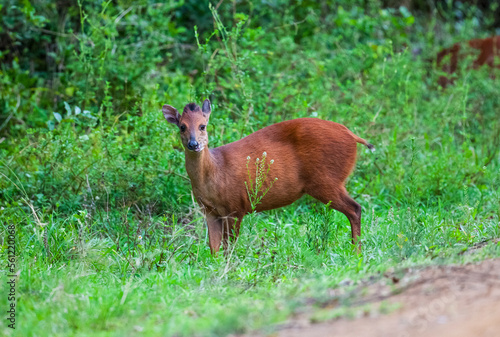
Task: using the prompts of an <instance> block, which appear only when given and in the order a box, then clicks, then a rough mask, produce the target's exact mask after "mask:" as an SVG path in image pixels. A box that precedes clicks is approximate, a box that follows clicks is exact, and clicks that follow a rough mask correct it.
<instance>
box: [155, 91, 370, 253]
mask: <svg viewBox="0 0 500 337" xmlns="http://www.w3.org/2000/svg"><path fill="white" fill-rule="evenodd" d="M210 112H211V110H210V102H209V101H208V100H205V102H204V103H203V107H202V109H200V107H199V106H197V105H195V104H193V103H191V104H188V105H186V107H185V108H184V111H183V114H182V116H181V115H179V113H178V112H177V110H176V109H175V108H173V107H171V106H169V105H164V106H163V114H164V115H165V118H166V119H167V120H168V121H169V122H170V123H173V124H176V125H177V126H178V127H179V129H180V130H182V128H185V130H184V131H183V132H182V131H181V139H182V143H183V145H184V147H185V158H186V170H187V173H188V175H189V177H190V179H191V185H192V188H193V192H194V195H195V197H196V200H197V201H198V203H199V204H200V205H201V206H202V207H203V208H204V210H205V214H206V218H207V225H208V235H209V241H210V242H209V244H210V249H211V251H212V253H216V252H217V251H218V250H219V247H220V244H221V242H223V243H224V247H226V246H227V243H228V239H229V238H230V237H232V238H234V237H238V234H239V230H240V224H241V221H242V219H243V217H244V216H245V214H247V213H248V212H251V211H252V207H251V203H250V200H249V196H248V193H247V189H246V187H245V181H246V182H247V183H248V182H249V180H250V179H249V178H248V170H247V160H248V159H247V157H250V158H251V159H250V164H249V167H250V171H251V172H252V179H253V181H255V166H254V163H255V160H256V159H257V158H262V157H263V152H266V153H267V156H266V158H267V162H268V163H269V162H270V161H271V160H274V162H273V164H272V165H271V169H270V171H269V173H268V175H267V179H266V183H265V184H264V189H266V188H267V187H269V186H270V184H271V182H272V181H273V180H274V179H275V178H278V180H275V181H274V184H273V185H272V187H271V188H270V189H269V192H268V193H267V194H266V195H265V196H264V198H263V199H262V200H261V203H260V204H258V205H257V207H256V210H257V211H265V210H269V209H274V208H278V207H283V206H286V205H289V204H291V203H293V202H294V201H296V200H297V199H299V198H300V197H301V196H302V195H304V194H309V195H311V196H312V197H314V198H316V199H318V200H319V201H321V202H323V203H328V202H331V207H332V208H334V209H336V210H338V211H340V212H342V213H344V214H345V215H346V216H347V218H348V219H349V222H350V223H351V230H352V239H353V243H356V241H357V237H358V236H359V235H360V234H361V206H360V205H359V204H358V203H357V202H356V201H354V200H353V199H352V198H351V197H350V196H349V195H348V194H347V191H346V190H345V187H344V182H345V180H346V179H347V177H348V176H349V174H350V173H351V171H352V169H353V167H354V164H355V161H356V143H362V144H364V145H366V146H368V147H369V148H372V145H371V144H368V143H367V142H366V141H365V140H364V139H361V138H359V137H357V136H356V135H354V134H353V133H352V132H351V131H349V130H348V129H347V128H346V127H345V126H343V125H341V124H337V123H334V122H330V121H325V120H320V119H316V118H300V119H295V120H290V121H285V122H281V123H277V124H273V125H271V126H268V127H266V128H263V129H261V130H259V131H256V132H254V133H252V134H250V135H249V136H247V137H245V138H243V139H241V140H238V141H236V142H234V143H230V144H227V145H224V146H221V147H218V148H214V149H210V150H209V149H208V147H207V144H208V137H207V134H206V130H205V128H203V126H204V125H206V124H207V123H208V119H209V116H210ZM190 141H197V142H198V143H199V144H200V146H199V148H198V149H202V150H201V151H191V150H189V148H188V144H189V142H190ZM266 167H267V165H266Z"/></svg>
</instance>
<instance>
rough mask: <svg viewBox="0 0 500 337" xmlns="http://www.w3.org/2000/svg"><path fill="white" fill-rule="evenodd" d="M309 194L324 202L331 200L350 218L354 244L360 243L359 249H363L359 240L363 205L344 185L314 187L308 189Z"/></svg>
mask: <svg viewBox="0 0 500 337" xmlns="http://www.w3.org/2000/svg"><path fill="white" fill-rule="evenodd" d="M307 194H309V195H310V196H312V197H313V198H315V199H318V200H319V201H321V202H322V203H325V204H327V203H329V202H331V204H330V206H331V207H332V208H333V209H335V210H337V211H339V212H341V213H343V214H344V215H345V216H346V217H347V219H349V222H350V223H351V234H352V243H353V244H354V245H355V244H358V249H361V244H360V243H359V242H358V236H360V235H361V206H360V205H359V204H358V203H357V202H356V201H354V199H352V198H351V197H350V196H349V194H347V191H346V190H345V188H344V186H341V187H332V188H329V189H325V188H318V189H315V190H314V189H313V190H311V191H308V193H307Z"/></svg>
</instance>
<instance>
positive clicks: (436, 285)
mask: <svg viewBox="0 0 500 337" xmlns="http://www.w3.org/2000/svg"><path fill="white" fill-rule="evenodd" d="M388 279H392V280H393V282H394V283H393V285H390V284H389V285H387V283H388V282H387V280H388ZM384 283H385V284H384ZM389 283H391V282H389ZM362 289H363V293H364V295H363V296H360V298H359V299H358V300H355V303H354V304H353V307H354V308H358V310H357V312H358V314H361V315H359V316H360V317H358V318H354V319H348V318H340V319H335V320H329V321H325V322H322V323H316V324H313V323H311V316H310V315H309V316H308V315H303V317H296V318H295V319H292V320H291V321H290V322H289V323H287V324H285V325H284V326H282V327H281V328H278V330H277V331H276V332H275V333H273V334H271V336H282V337H285V336H286V337H295V336H297V337H298V336H307V337H325V336H342V337H351V336H353V337H354V336H356V337H360V336H381V337H382V336H384V337H406V336H441V337H442V336H454V337H456V336H463V337H466V336H467V337H469V336H474V337H476V336H488V337H489V336H491V337H494V336H495V337H497V336H500V259H496V260H485V261H482V262H481V263H479V264H469V265H463V266H439V267H430V268H427V269H424V270H418V271H409V272H407V273H406V274H405V275H404V276H403V277H402V278H401V280H399V279H398V278H397V277H396V276H395V275H387V278H386V281H385V282H378V283H376V284H371V285H368V286H365V287H363V288H362ZM391 306H392V307H395V306H399V309H397V310H393V311H392V312H390V313H389V314H381V313H380V312H381V311H383V310H384V309H383V308H387V307H391ZM330 310H334V308H333V309H330ZM324 311H326V310H324ZM354 311H356V310H355V309H354Z"/></svg>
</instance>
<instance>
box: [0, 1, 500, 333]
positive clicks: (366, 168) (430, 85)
mask: <svg viewBox="0 0 500 337" xmlns="http://www.w3.org/2000/svg"><path fill="white" fill-rule="evenodd" d="M217 5H219V7H218V8H217ZM233 6H234V7H233ZM325 6H326V7H325ZM325 8H329V9H330V10H324V9H325ZM478 13H482V12H477V11H475V10H474V11H471V12H470V13H469V14H467V15H465V16H464V17H463V19H462V20H459V21H454V20H451V19H450V20H449V21H446V22H438V21H437V19H436V18H434V17H433V18H431V19H429V18H428V17H419V16H413V15H412V13H410V12H409V11H408V10H407V9H405V8H399V9H387V8H382V7H381V6H380V5H379V3H378V2H369V4H368V5H366V6H365V2H364V1H354V2H351V1H337V2H334V1H307V0H302V1H288V0H275V1H267V2H262V3H255V2H250V1H248V2H247V1H234V2H220V3H219V4H213V5H211V6H209V5H208V4H205V3H203V2H199V1H188V0H186V1H178V2H177V1H170V2H167V3H165V4H160V3H157V2H150V1H136V2H124V1H117V2H76V3H71V2H63V1H57V2H50V1H37V2H33V3H31V2H29V1H23V2H18V1H7V3H6V4H5V5H4V6H2V7H1V8H0V15H1V17H0V60H1V61H2V64H1V68H0V72H1V76H0V107H1V114H0V220H1V227H0V228H1V230H0V231H1V232H2V234H4V232H5V228H6V226H7V225H8V224H10V223H13V224H16V227H17V233H18V234H17V249H18V251H19V252H20V253H19V254H20V255H19V261H18V265H19V271H20V283H19V285H20V287H19V289H18V291H19V295H20V298H21V299H20V300H19V302H18V308H19V314H20V316H19V317H20V320H19V322H20V324H19V330H21V331H20V332H19V331H18V332H19V333H21V334H22V335H26V336H31V335H37V334H39V331H51V334H52V335H55V336H57V335H59V336H67V335H72V334H78V335H120V336H122V335H133V334H135V333H140V332H142V334H144V335H151V336H157V335H167V336H173V335H176V336H183V335H213V336H220V335H226V334H229V333H239V332H244V331H248V329H251V328H257V327H262V326H266V325H269V324H272V323H275V322H278V321H282V320H283V319H285V318H286V316H287V315H288V314H290V313H291V312H293V311H294V310H295V309H296V308H297V307H300V306H303V305H304V303H305V302H307V299H310V298H313V299H315V300H318V301H320V300H321V299H322V300H324V294H325V289H330V288H335V287H340V286H341V284H342V283H341V281H342V280H344V279H346V278H348V279H351V280H353V281H354V282H357V281H359V280H360V279H361V278H363V277H366V276H367V275H377V274H379V273H382V272H383V271H384V270H386V269H387V268H390V267H395V266H396V267H397V266H402V267H403V266H411V265H415V264H422V263H446V262H450V261H463V260H464V259H467V257H464V256H462V255H461V254H463V253H464V252H465V251H467V250H469V249H471V248H473V247H474V246H475V245H477V244H484V243H488V242H491V243H490V244H488V245H487V247H486V249H485V250H484V251H483V253H481V254H483V255H480V256H479V257H478V258H482V257H485V256H498V255H499V254H500V250H499V246H498V244H495V243H494V240H493V239H495V238H498V237H499V236H500V227H499V221H500V163H499V149H500V137H499V136H498V135H499V134H500V120H499V119H498V116H497V111H498V110H499V109H500V100H499V99H498V90H497V88H498V78H499V77H498V76H497V77H496V78H491V76H490V73H489V72H490V70H489V69H486V68H485V69H479V70H474V71H469V70H468V69H466V68H464V69H462V71H461V72H459V73H457V80H456V83H455V85H454V86H450V87H449V88H447V89H446V90H443V89H441V88H439V87H438V86H437V84H436V81H437V78H438V77H439V72H438V71H435V69H433V68H432V65H431V64H430V63H429V62H427V61H426V59H431V58H433V57H434V55H435V53H436V51H437V50H438V49H439V48H440V47H441V46H443V47H444V46H449V45H450V44H451V42H452V40H453V41H460V40H464V39H466V38H469V37H471V36H473V35H477V34H481V35H487V34H488V33H487V32H486V31H485V30H483V27H481V26H478V22H479V21H478V20H477V18H478V17H479V14H478ZM484 15H485V16H486V14H484ZM438 27H439V34H434V33H433V32H434V30H438ZM443 40H446V42H443V43H438V41H443ZM415 48H421V49H423V52H422V55H421V56H417V55H415V54H416V53H414V49H415ZM206 97H210V99H211V101H212V103H213V112H212V115H211V120H210V125H209V130H208V131H209V133H210V139H211V144H210V146H211V147H215V146H220V145H223V144H227V143H229V142H232V141H235V140H237V139H240V138H241V137H243V136H245V135H247V134H249V133H251V132H253V131H256V130H258V129H260V128H262V127H264V126H266V125H269V124H272V123H275V122H279V121H282V120H287V119H292V118H298V117H319V118H322V119H328V120H333V121H336V122H339V123H342V124H345V125H346V126H347V127H349V128H350V129H351V130H352V131H353V132H354V133H356V134H358V135H359V136H361V137H363V138H366V139H367V140H369V141H370V142H371V143H373V144H375V148H376V151H375V153H374V154H372V153H369V152H368V151H366V150H365V149H364V148H362V147H361V146H360V147H359V148H358V150H359V155H358V157H359V158H358V164H357V167H356V170H355V172H354V173H353V175H352V176H351V178H350V180H349V181H348V183H347V190H348V191H349V193H350V194H351V195H352V196H353V197H354V198H355V199H356V200H357V201H358V202H360V204H361V205H362V207H363V220H362V239H361V240H362V244H363V253H362V255H358V254H356V253H355V251H354V250H353V247H352V245H351V243H350V226H349V222H348V221H347V219H346V218H345V216H344V215H342V214H340V213H338V212H335V211H332V210H330V209H329V208H328V207H327V206H324V205H319V204H317V203H315V201H313V200H311V199H309V198H304V199H303V200H301V201H300V202H297V203H295V204H294V205H292V206H289V207H286V208H284V209H281V210H276V211H270V212H266V213H264V214H255V213H252V214H249V215H247V216H246V217H245V219H244V222H243V225H242V232H241V234H240V237H239V239H238V242H237V243H236V244H235V245H234V246H233V247H232V251H231V252H230V254H228V256H227V257H224V256H222V255H220V256H218V257H212V256H211V255H210V250H209V248H208V246H207V238H206V230H205V225H204V220H203V214H202V212H201V210H200V209H199V207H198V206H197V205H196V203H195V202H194V200H193V198H192V195H191V188H190V186H189V181H188V178H187V176H186V173H185V169H184V159H183V157H184V156H183V150H182V145H181V143H180V141H179V139H178V135H177V130H174V128H173V127H171V126H169V125H168V123H166V122H165V121H164V119H163V116H162V114H161V112H160V110H161V106H162V105H163V104H165V103H168V104H171V105H173V106H176V107H177V108H178V109H181V108H182V106H183V105H184V104H186V103H188V102H191V101H195V102H200V101H201V100H202V99H203V98H206ZM264 159H265V158H262V160H260V162H259V163H256V167H255V169H256V174H255V177H253V166H252V165H250V162H249V164H248V166H249V167H248V170H249V172H250V171H251V176H250V177H249V180H248V182H247V184H250V183H251V185H247V188H248V191H249V194H250V195H251V196H252V195H253V197H251V198H253V200H252V203H253V205H254V206H256V205H257V204H258V202H259V198H260V197H261V196H262V194H263V192H265V191H266V189H268V188H269V186H267V185H266V184H265V182H266V181H267V182H269V179H274V178H275V177H273V176H272V165H271V164H270V162H268V163H267V166H266V160H264ZM270 159H272V158H270ZM252 160H253V159H252ZM251 166H252V167H251ZM268 174H271V176H269V177H268V176H267V175H268ZM259 177H260V178H259ZM278 178H279V177H278ZM259 179H260V180H259ZM270 188H272V187H270ZM2 237H4V236H3V235H2ZM1 247H2V250H3V252H2V254H0V256H1V259H4V256H6V254H4V251H5V249H6V243H5V241H2V246H1ZM0 262H2V265H5V264H4V263H3V260H2V261H0ZM4 286H5V284H3V283H2V287H4ZM0 289H1V290H2V291H3V288H0ZM5 301H6V298H5V297H2V298H1V299H0V306H1V307H2V308H3V307H5V305H6V302H5ZM21 317H22V319H21Z"/></svg>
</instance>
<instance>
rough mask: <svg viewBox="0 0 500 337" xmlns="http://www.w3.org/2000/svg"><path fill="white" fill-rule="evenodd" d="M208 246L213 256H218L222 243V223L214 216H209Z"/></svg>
mask: <svg viewBox="0 0 500 337" xmlns="http://www.w3.org/2000/svg"><path fill="white" fill-rule="evenodd" d="M206 217H207V227H208V244H209V246H210V251H211V252H212V255H215V254H217V252H219V249H220V244H221V242H222V221H221V219H220V218H219V217H217V216H215V215H213V214H210V213H209V214H207V215H206Z"/></svg>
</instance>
